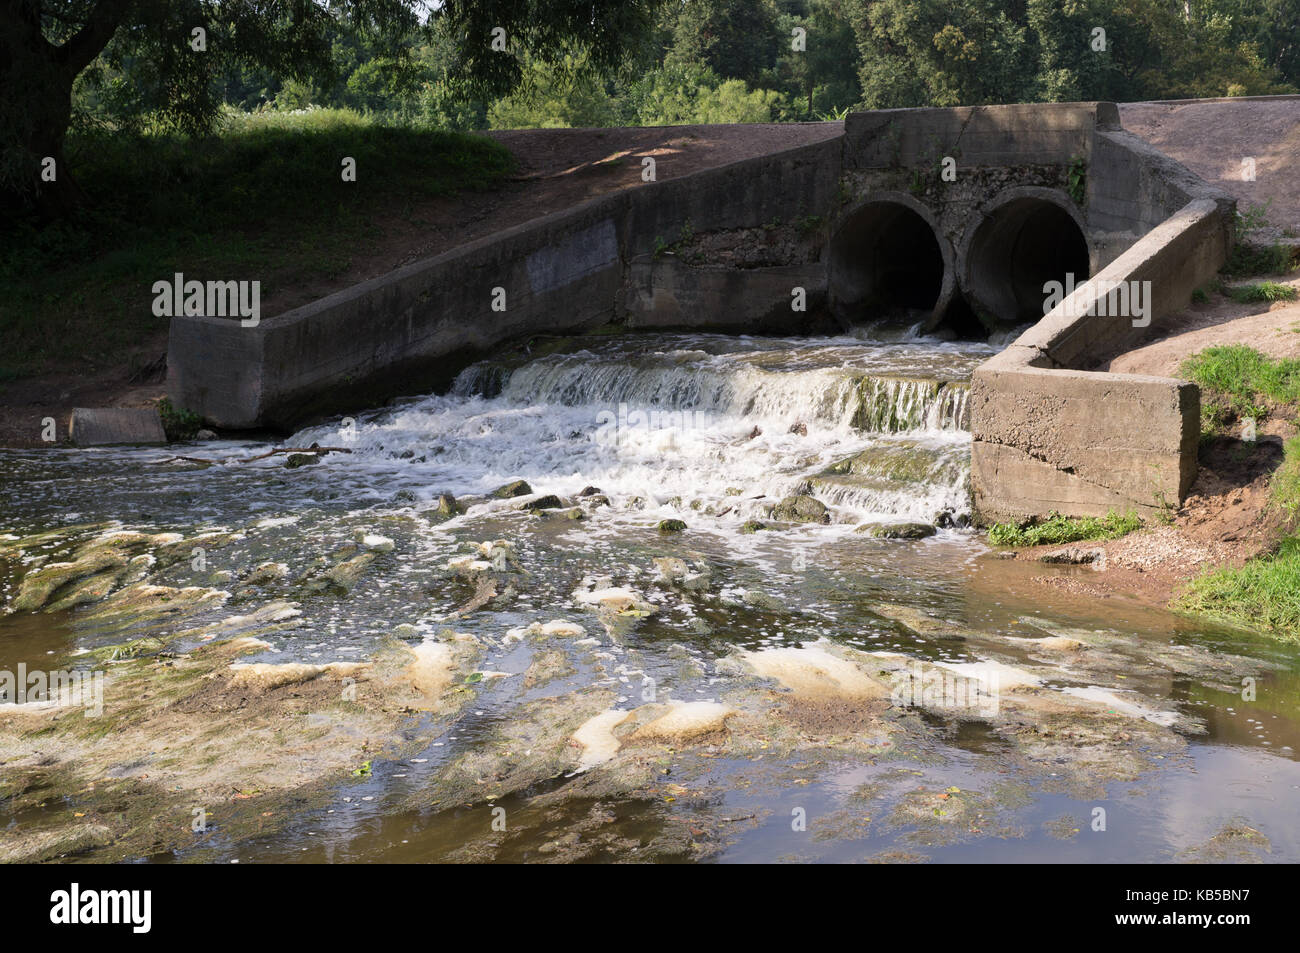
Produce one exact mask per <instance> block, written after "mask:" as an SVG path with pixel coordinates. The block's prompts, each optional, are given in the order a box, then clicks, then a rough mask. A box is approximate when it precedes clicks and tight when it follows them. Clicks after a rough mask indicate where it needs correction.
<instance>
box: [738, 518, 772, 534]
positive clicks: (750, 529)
mask: <svg viewBox="0 0 1300 953" xmlns="http://www.w3.org/2000/svg"><path fill="white" fill-rule="evenodd" d="M765 529H767V524H766V523H764V522H761V521H759V520H746V521H745V522H744V523H742V524H741V527H740V531H741V532H742V533H757V532H759V531H760V530H765Z"/></svg>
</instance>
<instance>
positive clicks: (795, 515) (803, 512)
mask: <svg viewBox="0 0 1300 953" xmlns="http://www.w3.org/2000/svg"><path fill="white" fill-rule="evenodd" d="M768 515H769V516H771V517H772V519H774V520H782V521H783V522H787V523H829V522H830V521H831V514H830V510H828V509H827V508H826V504H825V503H823V502H822V501H821V500H818V499H815V498H814V497H811V496H787V497H786V498H785V499H784V500H782V501H781V502H780V503H778V504H776V505H775V506H773V507H772V509H771V511H770V512H769V514H768Z"/></svg>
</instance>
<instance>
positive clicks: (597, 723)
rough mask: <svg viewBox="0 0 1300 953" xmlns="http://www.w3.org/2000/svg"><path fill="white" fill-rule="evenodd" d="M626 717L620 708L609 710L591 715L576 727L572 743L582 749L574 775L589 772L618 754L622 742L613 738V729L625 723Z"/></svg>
mask: <svg viewBox="0 0 1300 953" xmlns="http://www.w3.org/2000/svg"><path fill="white" fill-rule="evenodd" d="M628 715H629V712H627V711H625V710H623V709H621V708H610V709H608V710H607V711H602V712H601V713H600V714H599V715H593V716H592V717H591V718H588V719H587V720H586V721H584V722H583V723H582V724H581V725H580V726H579V727H578V730H577V731H575V732H574V733H573V735H572V736H571V737H572V740H573V741H574V743H576V744H577V745H578V746H579V747H581V748H582V754H581V756H579V758H578V767H577V770H576V771H575V772H574V773H575V774H581V773H582V772H583V771H589V770H591V769H592V768H594V767H596V765H598V764H604V763H605V762H606V761H608V760H610V759H611V758H613V757H614V755H616V754H618V749H619V747H620V746H621V744H622V742H620V741H619V739H618V738H617V737H615V735H614V729H615V728H616V727H618V726H619V725H621V724H622V723H623V722H624V721H626V720H627V716H628Z"/></svg>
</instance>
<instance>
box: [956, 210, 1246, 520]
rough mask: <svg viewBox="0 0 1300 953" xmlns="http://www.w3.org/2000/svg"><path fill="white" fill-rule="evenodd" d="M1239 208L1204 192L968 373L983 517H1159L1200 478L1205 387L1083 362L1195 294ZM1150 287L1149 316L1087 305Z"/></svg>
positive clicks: (977, 497) (1224, 249)
mask: <svg viewBox="0 0 1300 953" xmlns="http://www.w3.org/2000/svg"><path fill="white" fill-rule="evenodd" d="M1230 214H1231V209H1230V208H1228V209H1225V208H1224V206H1223V205H1222V204H1220V203H1219V202H1217V201H1215V200H1214V199H1213V198H1209V197H1204V198H1194V199H1192V200H1191V201H1189V202H1188V203H1187V204H1186V205H1185V206H1183V207H1182V208H1181V209H1179V210H1178V211H1176V212H1175V213H1174V214H1173V215H1171V216H1169V218H1168V219H1166V220H1165V221H1164V222H1162V223H1161V224H1160V225H1158V226H1156V227H1155V228H1154V229H1152V230H1151V231H1150V232H1148V233H1147V234H1146V235H1145V236H1143V237H1142V238H1141V239H1139V240H1138V241H1137V242H1136V243H1134V245H1133V246H1132V247H1131V248H1129V249H1128V250H1127V251H1125V252H1124V253H1123V254H1121V255H1120V256H1119V257H1118V258H1116V259H1115V261H1113V262H1112V263H1111V264H1110V265H1108V266H1107V267H1106V268H1105V269H1103V270H1102V271H1101V272H1100V273H1099V274H1098V275H1097V276H1095V277H1094V278H1093V279H1091V280H1090V281H1089V282H1087V283H1086V284H1084V285H1082V286H1080V287H1079V288H1078V289H1076V291H1075V292H1074V294H1073V295H1071V296H1070V297H1068V298H1066V299H1065V300H1064V301H1062V302H1061V303H1060V304H1059V305H1058V306H1057V307H1056V308H1054V309H1053V310H1052V311H1051V312H1049V313H1048V314H1047V315H1046V316H1044V318H1043V319H1042V320H1041V321H1039V322H1038V323H1037V324H1035V325H1034V326H1033V327H1032V328H1030V329H1029V330H1027V331H1026V332H1025V333H1024V334H1022V335H1021V336H1020V337H1019V338H1017V339H1016V341H1014V342H1013V343H1012V344H1011V345H1010V346H1008V347H1007V348H1006V349H1005V350H1004V351H1002V352H1001V353H1000V354H998V355H996V356H995V357H993V358H991V359H990V360H988V361H986V362H985V363H984V364H981V365H980V366H979V367H978V368H976V370H975V372H974V374H973V375H972V381H971V405H970V406H971V436H972V445H971V484H972V491H973V497H974V506H975V510H976V515H977V518H978V519H979V520H980V521H981V522H984V523H988V522H995V521H999V520H1021V519H1025V518H1030V517H1042V516H1046V515H1047V514H1049V513H1052V512H1058V513H1061V514H1063V515H1066V516H1100V515H1105V514H1106V513H1107V512H1109V511H1110V510H1116V511H1119V512H1124V511H1127V510H1133V511H1135V512H1137V513H1138V514H1139V515H1141V516H1146V517H1149V516H1152V515H1154V514H1156V513H1158V512H1160V511H1162V510H1165V509H1167V508H1169V507H1172V506H1177V505H1179V504H1181V503H1182V501H1183V499H1184V498H1185V497H1186V495H1187V492H1188V491H1189V490H1190V489H1191V485H1192V483H1193V482H1194V481H1195V478H1196V451H1197V440H1198V437H1199V433H1200V391H1199V389H1198V388H1197V387H1196V385H1194V384H1192V383H1190V382H1188V381H1180V380H1174V379H1171V378H1162V377H1151V376H1146V375H1137V374H1112V373H1110V372H1106V371H1091V370H1086V369H1084V368H1083V367H1081V366H1080V365H1082V364H1084V363H1085V362H1090V363H1096V362H1098V361H1100V360H1101V359H1102V358H1103V357H1104V356H1105V354H1107V353H1114V352H1115V351H1116V350H1119V349H1122V348H1124V347H1127V346H1131V345H1132V344H1134V343H1136V342H1137V341H1138V340H1140V339H1141V338H1142V337H1143V336H1145V335H1146V334H1147V333H1148V332H1149V329H1150V327H1159V322H1160V319H1161V318H1163V317H1166V316H1167V315H1169V314H1172V313H1174V312H1176V311H1178V310H1181V309H1182V308H1184V307H1186V305H1187V304H1188V303H1189V302H1190V299H1191V293H1192V291H1193V290H1194V289H1195V288H1196V287H1197V286H1199V285H1200V284H1202V283H1203V282H1205V281H1206V280H1207V279H1209V278H1212V277H1213V276H1214V274H1215V273H1217V271H1218V269H1219V267H1220V266H1221V265H1222V264H1223V261H1224V260H1225V258H1226V257H1227V253H1228V250H1229V247H1230V244H1231V239H1232V231H1231V219H1230ZM1130 281H1139V282H1150V285H1149V288H1150V291H1151V294H1150V296H1149V298H1148V304H1149V305H1150V309H1151V312H1150V315H1149V316H1150V319H1151V320H1150V322H1149V326H1146V327H1136V328H1135V327H1134V326H1133V322H1132V319H1131V318H1128V317H1124V316H1116V317H1104V316H1102V317H1099V316H1096V315H1089V314H1088V313H1087V312H1088V310H1089V309H1090V307H1091V306H1093V305H1094V304H1095V303H1096V302H1098V301H1099V300H1100V299H1102V298H1104V297H1105V296H1106V294H1107V293H1108V290H1107V289H1108V288H1110V287H1113V286H1114V284H1116V283H1120V282H1130Z"/></svg>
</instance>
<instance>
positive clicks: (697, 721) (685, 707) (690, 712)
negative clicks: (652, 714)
mask: <svg viewBox="0 0 1300 953" xmlns="http://www.w3.org/2000/svg"><path fill="white" fill-rule="evenodd" d="M637 711H638V712H639V711H641V709H639V708H638V709H637ZM735 714H736V709H734V708H732V707H731V706H730V705H721V704H719V703H717V702H676V703H673V704H672V705H670V706H669V708H668V711H667V712H665V713H664V714H662V715H660V716H658V717H657V718H655V719H653V720H651V721H648V722H646V723H645V724H643V725H641V726H640V727H638V728H637V729H636V730H635V731H633V732H632V734H631V736H630V737H631V739H632V740H634V741H646V740H654V741H669V742H675V743H678V744H680V743H681V742H684V741H691V740H694V739H696V738H700V737H701V736H704V735H711V734H714V733H716V732H721V731H725V730H726V727H727V720H728V719H729V718H731V717H732V716H734V715H735Z"/></svg>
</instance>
